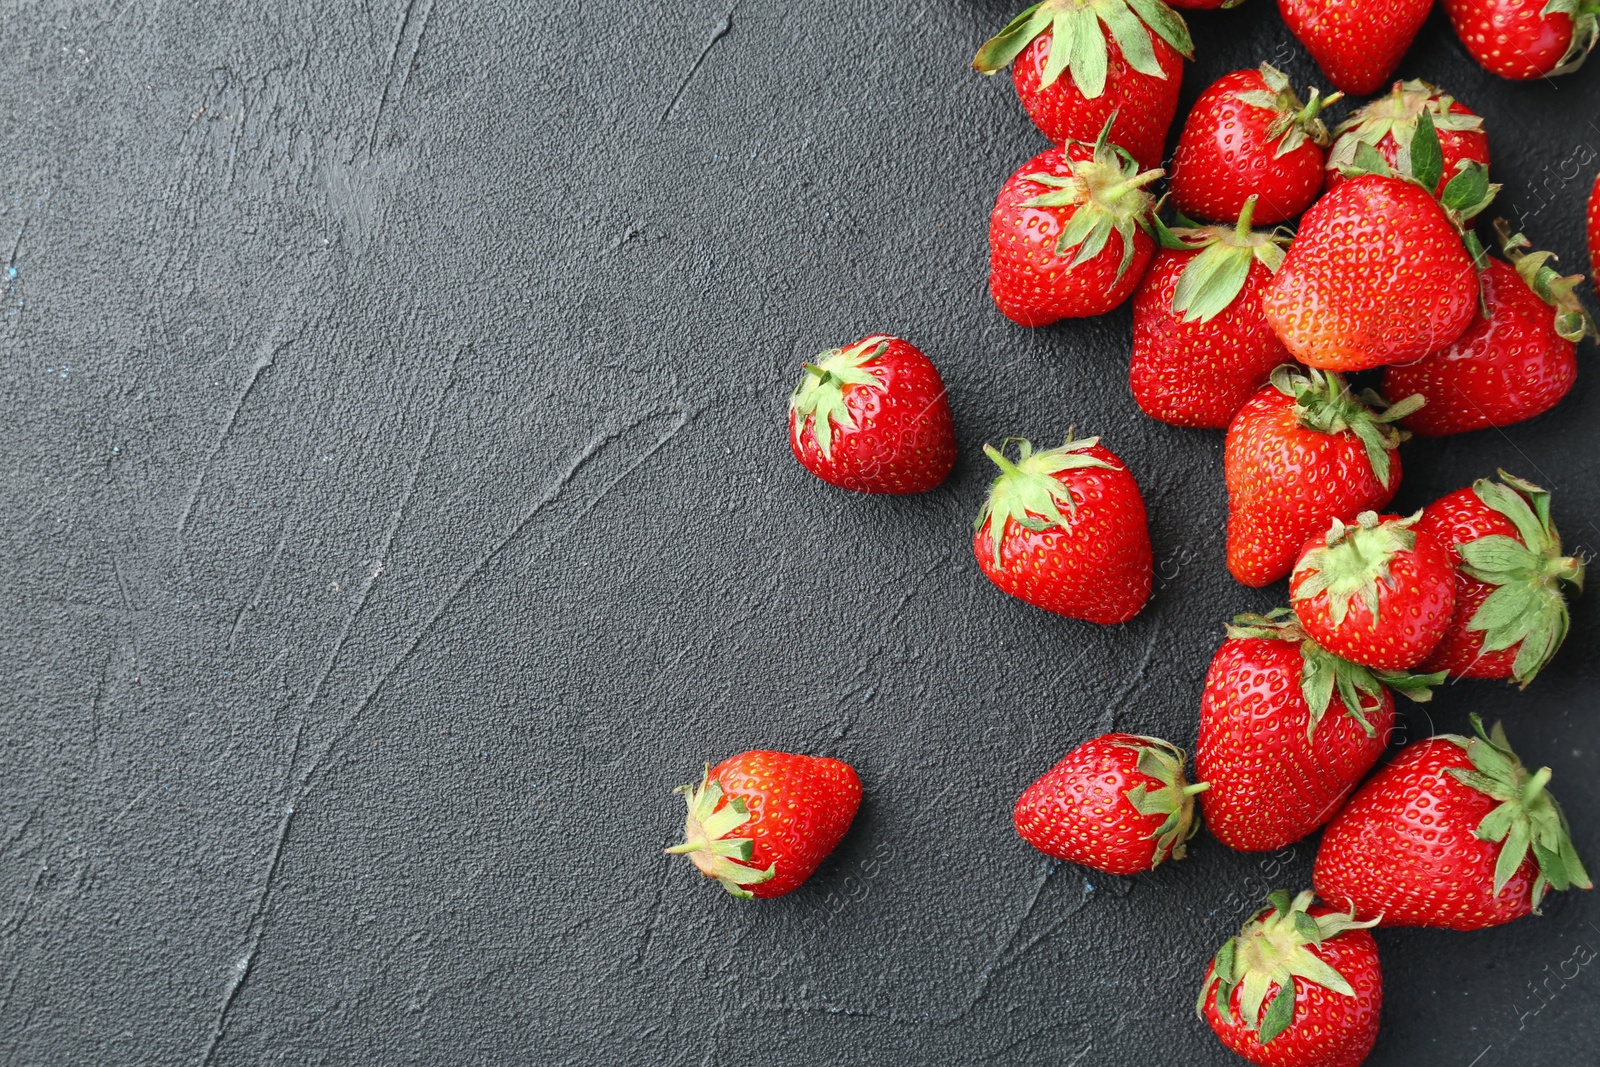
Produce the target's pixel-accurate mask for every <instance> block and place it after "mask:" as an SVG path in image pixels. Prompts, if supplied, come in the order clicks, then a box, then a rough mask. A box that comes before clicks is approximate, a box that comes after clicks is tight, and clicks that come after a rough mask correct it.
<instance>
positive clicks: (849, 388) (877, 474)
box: [789, 334, 956, 493]
mask: <svg viewBox="0 0 1600 1067" xmlns="http://www.w3.org/2000/svg"><path fill="white" fill-rule="evenodd" d="M805 368H806V372H807V373H806V374H805V376H804V377H803V378H801V380H800V384H799V386H797V387H796V388H795V391H794V395H793V396H791V397H790V398H789V448H790V450H791V451H793V452H794V456H795V458H796V459H798V460H799V461H800V463H801V464H802V465H803V466H804V467H805V468H806V470H808V471H810V472H811V473H812V474H815V475H816V476H817V477H818V478H821V479H822V480H823V481H825V482H827V483H829V484H830V485H837V486H839V487H840V488H841V489H854V490H856V491H857V492H862V493H921V492H924V491H926V490H928V489H933V488H935V487H936V486H938V485H939V484H940V483H941V482H943V481H944V480H945V476H946V475H948V474H949V473H950V468H951V467H953V466H955V462H956V435H955V427H954V425H953V424H952V422H951V419H950V402H949V401H948V400H947V399H946V398H945V392H944V382H943V381H942V380H940V378H939V372H938V370H936V369H935V368H934V365H933V364H932V363H931V362H930V361H929V360H928V357H927V356H925V355H923V354H922V353H921V352H920V351H918V349H917V348H916V347H915V346H914V345H912V344H910V343H909V342H907V341H902V340H900V338H898V337H890V336H888V335H887V334H874V335H873V336H871V337H868V338H865V339H863V340H860V341H857V342H856V343H855V344H853V345H851V346H849V347H848V348H834V349H830V350H829V351H827V352H824V353H822V354H821V355H820V356H818V357H817V361H816V362H815V363H807V364H806V365H805Z"/></svg>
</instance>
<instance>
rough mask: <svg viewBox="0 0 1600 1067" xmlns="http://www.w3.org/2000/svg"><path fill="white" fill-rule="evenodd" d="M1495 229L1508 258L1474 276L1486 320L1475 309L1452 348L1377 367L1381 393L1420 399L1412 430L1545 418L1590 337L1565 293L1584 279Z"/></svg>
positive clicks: (1573, 297)
mask: <svg viewBox="0 0 1600 1067" xmlns="http://www.w3.org/2000/svg"><path fill="white" fill-rule="evenodd" d="M1496 226H1497V228H1499V230H1500V234H1501V238H1502V241H1503V243H1504V246H1505V251H1506V255H1507V256H1509V257H1510V259H1511V262H1510V263H1506V262H1505V261H1504V260H1500V259H1490V260H1489V261H1488V265H1487V266H1486V267H1485V269H1484V271H1483V273H1482V275H1481V276H1480V281H1481V284H1482V287H1483V303H1484V306H1485V307H1487V308H1488V317H1487V318H1485V317H1484V315H1483V313H1482V311H1481V310H1480V312H1479V314H1478V315H1477V316H1476V317H1475V318H1474V319H1473V320H1472V325H1470V326H1468V327H1467V331H1466V332H1465V333H1463V334H1462V335H1461V336H1460V337H1458V338H1456V340H1455V341H1454V342H1452V343H1451V344H1448V345H1446V346H1445V347H1443V348H1441V349H1439V350H1438V351H1436V352H1432V353H1429V354H1428V355H1426V356H1423V357H1422V358H1421V359H1419V360H1417V361H1416V362H1414V363H1407V364H1405V365H1403V366H1398V367H1390V368H1388V369H1387V370H1386V371H1384V375H1383V392H1384V395H1386V396H1409V395H1411V394H1412V393H1417V394H1420V395H1421V396H1424V397H1426V398H1427V401H1428V404H1427V406H1426V407H1424V408H1423V409H1422V410H1421V411H1418V412H1415V413H1413V414H1412V415H1410V416H1408V417H1407V418H1406V421H1405V427H1406V429H1408V430H1410V431H1411V432H1412V433H1417V434H1422V435H1423V436H1426V437H1436V436H1439V435H1441V434H1449V433H1464V432H1466V431H1467V430H1481V429H1484V428H1485V427H1489V426H1510V425H1511V424H1512V423H1514V422H1522V421H1523V420H1524V419H1531V418H1533V417H1534V416H1535V415H1542V414H1544V413H1545V412H1546V411H1549V410H1550V409H1551V408H1553V407H1555V406H1556V405H1557V404H1558V403H1560V402H1561V399H1562V397H1564V396H1566V395H1567V393H1568V392H1570V391H1571V390H1572V385H1573V383H1574V382H1576V381H1577V379H1578V349H1577V345H1576V343H1575V342H1577V341H1580V340H1582V339H1583V338H1584V337H1590V338H1593V337H1595V336H1596V333H1595V325H1594V322H1593V321H1592V320H1591V319H1590V318H1589V315H1588V313H1587V312H1585V311H1584V310H1583V305H1582V304H1580V303H1579V302H1578V297H1577V294H1576V293H1574V292H1573V290H1574V289H1575V288H1576V287H1577V286H1578V285H1579V284H1581V283H1582V282H1583V280H1584V279H1583V275H1581V274H1574V275H1572V276H1571V277H1567V278H1563V277H1562V276H1561V274H1560V272H1559V271H1557V270H1556V269H1555V268H1554V267H1551V266H1550V265H1549V261H1550V260H1552V259H1554V258H1555V257H1554V256H1552V255H1551V254H1550V253H1549V252H1535V253H1533V254H1532V255H1527V254H1525V253H1524V252H1523V250H1524V249H1526V248H1527V247H1528V239H1527V238H1526V237H1524V236H1522V235H1521V234H1520V233H1519V234H1515V235H1511V234H1508V233H1507V232H1506V225H1505V220H1503V219H1501V220H1497V222H1496ZM1513 264H1514V265H1513ZM1551 309H1554V312H1553V313H1552V310H1551Z"/></svg>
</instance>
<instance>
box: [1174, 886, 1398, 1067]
mask: <svg viewBox="0 0 1600 1067" xmlns="http://www.w3.org/2000/svg"><path fill="white" fill-rule="evenodd" d="M1268 900H1270V901H1271V904H1272V906H1271V907H1269V908H1266V909H1264V910H1262V911H1259V912H1257V913H1256V914H1255V916H1254V917H1252V918H1251V920H1250V921H1249V922H1247V923H1245V924H1244V928H1243V929H1241V930H1240V931H1239V936H1237V937H1233V938H1229V939H1228V940H1227V941H1226V942H1224V943H1223V946H1222V948H1221V949H1219V950H1218V952H1217V954H1216V956H1215V957H1214V958H1213V959H1212V961H1211V965H1210V966H1209V967H1208V968H1207V969H1206V980H1205V982H1204V983H1203V984H1202V985H1201V987H1200V999H1199V1001H1198V1002H1196V1004H1195V1011H1196V1012H1197V1013H1198V1014H1199V1015H1200V1016H1201V1017H1202V1018H1203V1019H1205V1021H1206V1022H1207V1023H1208V1024H1209V1025H1210V1027H1211V1029H1212V1030H1213V1031H1215V1032H1216V1035H1217V1036H1218V1037H1220V1038H1221V1039H1222V1043H1223V1044H1224V1045H1227V1046H1228V1048H1229V1049H1231V1050H1232V1051H1233V1052H1235V1053H1236V1054H1238V1055H1240V1056H1243V1057H1244V1058H1245V1059H1247V1060H1249V1061H1250V1062H1251V1063H1257V1064H1262V1065H1263V1067H1356V1065H1357V1064H1359V1063H1360V1062H1361V1061H1362V1060H1364V1059H1366V1058H1367V1053H1368V1052H1371V1051H1372V1045H1373V1042H1375V1041H1376V1040H1377V1039H1378V1017H1379V1015H1380V1014H1381V1012H1382V1010H1383V972H1382V970H1381V969H1380V968H1379V965H1378V944H1377V942H1376V941H1374V940H1373V938H1372V935H1371V934H1369V933H1367V928H1368V927H1370V926H1372V925H1373V924H1372V923H1371V922H1364V923H1363V922H1357V921H1356V920H1355V917H1354V916H1353V915H1350V914H1349V913H1347V912H1338V911H1334V910H1332V909H1331V908H1325V907H1322V906H1321V905H1314V904H1312V903H1311V901H1312V895H1311V893H1310V891H1307V892H1304V893H1301V894H1300V895H1299V896H1297V897H1295V898H1294V899H1293V900H1290V899H1289V893H1288V891H1287V890H1282V889H1280V890H1278V891H1276V892H1274V893H1272V894H1271V896H1269V897H1268Z"/></svg>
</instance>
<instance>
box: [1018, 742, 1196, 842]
mask: <svg viewBox="0 0 1600 1067" xmlns="http://www.w3.org/2000/svg"><path fill="white" fill-rule="evenodd" d="M1183 760H1184V756H1183V752H1182V751H1180V750H1179V749H1177V748H1174V747H1173V746H1172V745H1169V744H1168V743H1167V742H1165V741H1162V740H1160V739H1158V738H1154V737H1137V736H1135V735H1133V734H1105V735H1104V736H1102V737H1096V738H1094V739H1092V740H1090V741H1085V742H1084V743H1083V744H1081V745H1079V746H1078V747H1077V748H1075V749H1073V750H1072V751H1071V752H1069V753H1067V754H1066V755H1065V756H1063V757H1062V759H1061V762H1060V763H1057V764H1056V765H1055V766H1054V767H1052V768H1050V770H1048V771H1047V772H1045V775H1044V777H1042V778H1040V779H1039V780H1038V781H1036V782H1034V783H1033V784H1032V785H1030V786H1029V787H1028V788H1027V789H1026V790H1025V791H1024V792H1023V794H1022V796H1021V797H1019V798H1018V799H1017V804H1016V807H1015V808H1013V809H1012V812H1011V819H1012V821H1013V822H1014V823H1016V826H1017V833H1018V834H1020V835H1021V836H1022V839H1023V840H1024V841H1026V842H1027V843H1028V844H1030V845H1032V846H1033V847H1034V848H1036V849H1038V850H1039V851H1040V852H1043V853H1045V854H1046V855H1048V856H1054V857H1055V858H1056V859H1060V860H1068V861H1070V862H1072V863H1080V864H1082V865H1083V866H1085V867H1093V868H1094V869H1095V870H1097V871H1104V872H1106V873H1107V874H1138V873H1139V872H1141V871H1148V870H1153V869H1155V868H1156V867H1157V866H1159V865H1160V864H1161V861H1162V860H1165V859H1176V860H1181V859H1183V855H1184V849H1185V844H1184V843H1185V842H1186V841H1188V840H1189V838H1191V837H1193V836H1194V832H1195V831H1196V830H1197V829H1199V824H1198V823H1196V822H1195V821H1194V797H1195V794H1196V793H1199V792H1202V791H1203V790H1204V789H1205V788H1206V787H1205V784H1204V783H1201V784H1198V785H1190V784H1189V783H1188V782H1187V781H1185V780H1184V777H1183Z"/></svg>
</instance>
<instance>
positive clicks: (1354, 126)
mask: <svg viewBox="0 0 1600 1067" xmlns="http://www.w3.org/2000/svg"><path fill="white" fill-rule="evenodd" d="M1454 104H1455V98H1454V97H1452V96H1447V95H1446V94H1444V93H1441V92H1440V91H1439V90H1438V88H1437V87H1435V86H1433V85H1430V84H1429V83H1428V82H1425V81H1420V80H1415V81H1404V82H1395V83H1394V88H1393V89H1392V90H1391V91H1390V93H1389V95H1388V96H1386V97H1382V98H1380V99H1378V100H1374V101H1373V102H1372V103H1370V104H1367V105H1366V106H1365V107H1362V108H1359V109H1357V110H1356V112H1355V113H1354V114H1353V115H1351V116H1350V117H1349V118H1347V119H1345V120H1344V121H1343V122H1341V123H1340V124H1339V127H1338V129H1336V130H1335V131H1334V133H1335V134H1336V135H1337V136H1338V141H1337V142H1336V143H1335V144H1334V146H1333V151H1332V152H1330V153H1329V154H1328V166H1330V167H1336V168H1339V169H1341V170H1343V169H1345V168H1347V167H1351V166H1353V165H1355V161H1356V160H1355V156H1356V150H1357V146H1358V145H1362V144H1364V145H1367V146H1368V147H1371V148H1376V147H1377V145H1378V142H1380V141H1382V140H1383V139H1384V138H1385V137H1388V136H1392V137H1393V138H1394V143H1395V145H1396V146H1397V147H1399V148H1400V149H1401V150H1402V151H1404V150H1405V149H1408V148H1411V147H1412V144H1413V142H1414V140H1415V138H1416V136H1417V133H1418V132H1419V131H1420V130H1421V129H1422V128H1423V123H1424V120H1426V124H1427V127H1428V128H1430V129H1432V130H1433V131H1434V137H1435V140H1436V141H1437V138H1438V131H1439V130H1445V131H1448V132H1452V133H1466V132H1468V131H1472V130H1482V129H1483V118H1482V117H1481V116H1478V115H1462V114H1457V113H1455V112H1453V111H1451V110H1450V109H1451V107H1452V105H1454ZM1380 158H1381V157H1380ZM1402 158H1403V157H1402ZM1438 184H1439V179H1438V178H1437V177H1436V178H1434V180H1433V185H1430V186H1429V187H1428V188H1429V190H1430V191H1431V190H1432V189H1433V186H1434V185H1438Z"/></svg>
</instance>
